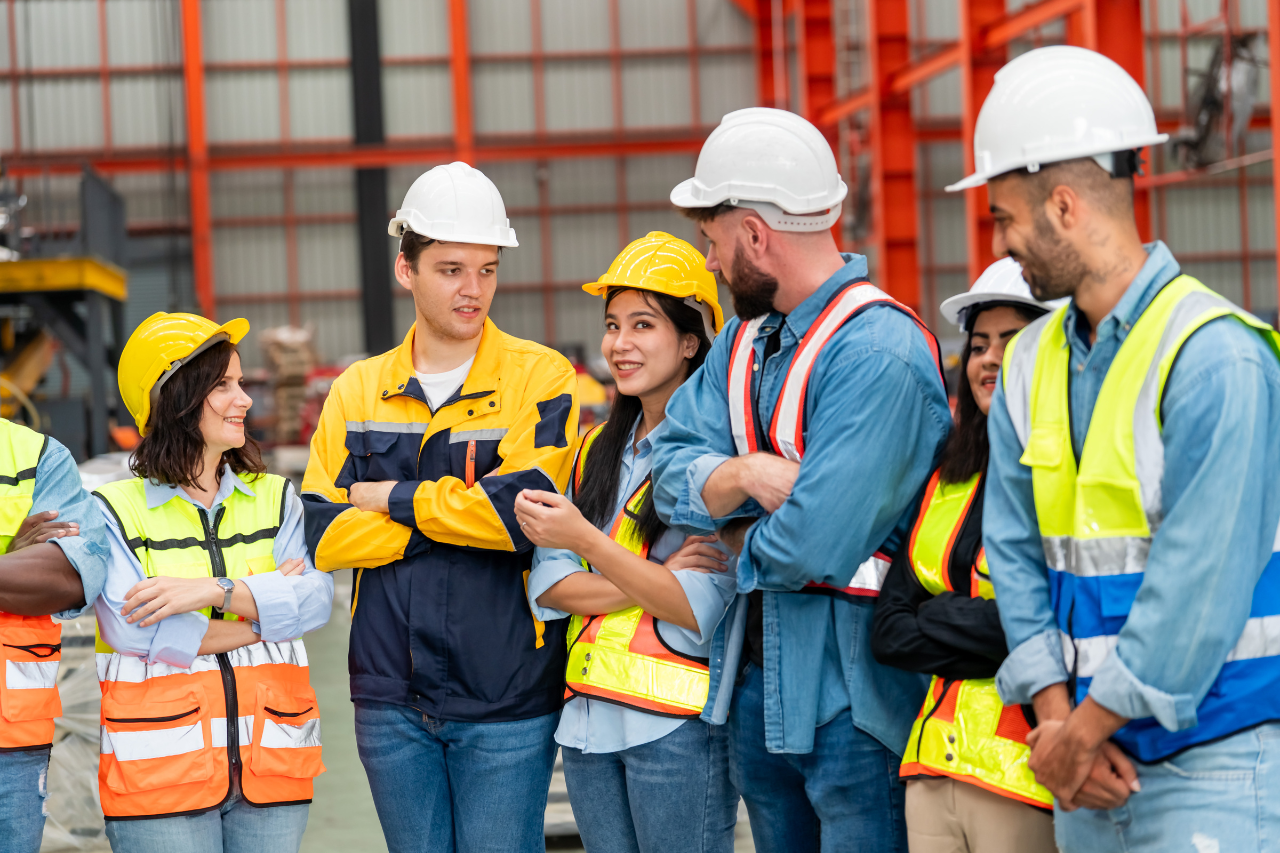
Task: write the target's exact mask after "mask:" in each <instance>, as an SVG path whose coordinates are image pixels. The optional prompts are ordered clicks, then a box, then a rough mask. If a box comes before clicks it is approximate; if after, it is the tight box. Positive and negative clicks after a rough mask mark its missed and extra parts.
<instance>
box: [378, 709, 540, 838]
mask: <svg viewBox="0 0 1280 853" xmlns="http://www.w3.org/2000/svg"><path fill="white" fill-rule="evenodd" d="M559 720H560V714H559V712H556V713H554V714H547V715H546V716H543V717H534V718H533V719H532V720H516V721H514V722H508V723H460V722H456V721H452V720H439V719H436V718H434V717H428V716H427V715H426V714H423V713H421V712H419V711H415V710H414V709H413V708H409V707H406V706H404V705H392V704H389V703H387V702H371V701H368V700H363V699H362V700H359V701H357V702H356V746H357V747H358V748H359V750H360V761H361V763H363V764H364V772H365V773H366V774H367V775H368V777H369V787H370V789H371V790H372V792H373V804H374V805H375V806H376V807H377V809H378V820H379V821H380V822H381V823H382V834H383V835H384V836H385V837H386V839H387V849H388V850H389V851H390V852H391V853H417V851H421V853H455V851H456V853H526V852H527V853H534V851H537V853H541V851H542V850H543V849H544V846H543V844H544V842H543V838H542V822H543V817H544V815H545V814H546V810H547V789H548V788H550V787H551V770H552V767H553V766H554V765H555V760H556V744H555V740H554V739H553V736H554V735H555V731H556V724H557V723H558V722H559Z"/></svg>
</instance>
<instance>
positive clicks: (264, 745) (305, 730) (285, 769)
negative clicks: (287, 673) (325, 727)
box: [250, 683, 324, 779]
mask: <svg viewBox="0 0 1280 853" xmlns="http://www.w3.org/2000/svg"><path fill="white" fill-rule="evenodd" d="M254 716H255V717H256V720H255V721H254V733H253V750H252V753H251V756H250V766H251V767H252V768H253V772H254V773H255V774H256V775H258V776H289V777H292V778H294V779H310V778H312V777H314V776H319V775H320V774H321V773H323V772H324V764H323V763H322V762H321V760H320V706H319V704H318V703H317V702H316V692H315V691H314V690H312V689H311V688H310V687H309V686H307V685H305V684H296V683H281V684H276V685H272V684H262V683H259V684H258V693H257V699H256V703H255V706H254Z"/></svg>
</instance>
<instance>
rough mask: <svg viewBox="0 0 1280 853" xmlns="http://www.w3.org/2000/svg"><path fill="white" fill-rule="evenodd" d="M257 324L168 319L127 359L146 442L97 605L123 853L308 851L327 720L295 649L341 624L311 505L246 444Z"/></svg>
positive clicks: (137, 342) (109, 799) (112, 821)
mask: <svg viewBox="0 0 1280 853" xmlns="http://www.w3.org/2000/svg"><path fill="white" fill-rule="evenodd" d="M248 331H249V324H248V322H247V321H245V320H232V321H231V322H229V323H225V324H223V325H218V324H217V323H214V322H213V321H211V320H206V319H205V318H203V317H197V316H195V315H192V314H153V315H152V316H151V317H149V318H147V319H146V320H145V321H143V323H142V325H140V326H139V327H138V329H137V330H136V331H135V332H134V333H133V335H132V336H131V337H130V338H129V341H128V343H127V344H125V348H124V351H123V352H122V353H121V355H120V370H119V381H120V396H121V398H122V400H123V402H124V404H125V406H126V407H127V408H128V410H129V412H130V414H132V415H133V417H134V420H135V421H136V423H137V425H138V431H139V432H140V433H141V434H142V436H143V438H142V442H141V443H140V444H139V445H138V447H137V449H136V450H135V451H134V454H133V457H132V458H131V460H130V466H131V469H132V471H133V473H134V474H135V475H137V476H136V477H135V479H132V480H123V481H119V482H115V483H109V484H107V485H105V486H103V487H101V488H100V489H98V491H97V492H95V493H94V494H95V495H97V497H98V498H99V500H100V501H101V505H102V513H103V515H104V516H105V518H106V520H107V525H106V527H107V540H108V543H109V545H110V550H111V553H110V557H109V559H108V566H107V582H106V586H105V588H104V590H103V592H102V595H101V596H99V598H98V600H97V601H96V602H95V610H96V612H97V616H98V627H99V635H98V641H97V652H98V655H97V657H98V678H99V681H100V684H101V687H102V755H101V758H100V761H99V769H98V783H99V791H100V793H101V798H102V810H103V812H104V813H105V814H106V817H107V837H108V838H109V839H110V840H111V846H112V849H114V850H115V851H116V853H123V851H128V852H129V853H161V851H163V853H185V851H196V850H206V849H213V848H215V847H216V848H217V849H219V850H224V851H227V853H231V851H244V853H249V851H261V850H273V851H275V850H279V851H290V850H292V851H296V850H297V849H298V847H299V845H300V844H301V842H302V832H303V830H304V829H305V828H306V824H307V810H308V805H307V804H308V803H310V801H311V780H312V777H314V776H316V775H317V774H319V773H322V772H323V771H324V765H323V764H322V763H321V760H320V718H319V712H318V710H317V706H316V695H315V692H314V691H313V690H312V689H311V686H310V684H309V680H308V675H307V656H306V650H305V649H304V648H303V645H302V641H301V640H300V639H296V638H298V637H300V636H302V634H304V633H306V632H308V631H314V630H315V629H316V628H319V627H321V626H322V625H324V624H325V622H327V621H328V618H329V612H330V608H331V606H332V602H333V580H332V578H330V576H329V575H327V574H324V573H322V572H318V571H316V569H315V568H314V566H313V565H312V564H311V559H310V557H309V556H308V555H307V548H306V542H305V540H304V536H303V530H302V504H301V501H299V499H298V497H297V495H296V494H294V491H293V487H292V486H290V484H289V482H288V481H287V480H285V479H284V478H283V477H278V476H275V475H271V474H266V473H265V467H264V466H263V464H262V456H261V454H260V452H259V450H258V446H257V444H256V443H255V442H254V440H253V439H252V438H251V437H249V436H247V435H246V434H245V424H244V421H245V415H246V414H247V413H248V411H249V407H250V406H251V405H252V404H253V401H252V400H251V399H249V396H248V395H247V394H245V392H244V389H243V387H242V386H241V383H242V381H243V374H242V373H241V369H240V356H239V354H238V353H237V352H236V344H237V343H239V342H240V340H241V339H242V338H243V337H244V336H245V334H246V333H247V332H248Z"/></svg>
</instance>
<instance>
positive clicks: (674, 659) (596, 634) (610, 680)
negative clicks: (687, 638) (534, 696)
mask: <svg viewBox="0 0 1280 853" xmlns="http://www.w3.org/2000/svg"><path fill="white" fill-rule="evenodd" d="M603 428H604V424H601V425H600V426H598V427H596V428H595V429H594V430H592V431H591V432H589V433H588V434H587V436H586V437H585V438H584V439H583V442H582V448H581V450H579V451H578V458H577V460H576V461H575V462H574V468H573V472H574V488H575V489H576V488H578V487H579V486H580V484H581V481H582V470H583V468H584V467H585V464H586V456H587V450H588V449H590V447H591V445H592V444H593V443H594V442H595V440H596V437H597V436H598V435H599V434H600V430H601V429H603ZM649 489H650V481H649V479H648V478H646V479H645V481H644V482H643V483H641V484H640V488H638V489H636V491H635V494H633V495H632V496H631V497H630V498H629V499H628V500H627V502H626V504H625V505H624V506H623V508H622V511H621V512H619V513H618V517H617V518H616V519H615V520H614V522H613V527H612V528H611V529H610V531H609V537H610V538H611V539H613V540H614V541H615V542H617V543H619V544H620V545H622V546H623V547H625V548H626V549H627V550H628V551H631V552H632V553H634V554H638V555H640V556H641V557H647V556H648V555H649V543H648V542H645V541H644V538H643V536H641V534H640V528H639V527H638V526H637V524H636V521H635V518H636V516H637V515H638V513H639V510H640V508H641V507H642V506H643V505H644V499H645V496H646V495H648V493H649ZM583 565H584V566H586V563H585V561H584V563H583ZM586 567H587V568H588V569H590V566H586ZM567 640H568V644H569V661H568V664H567V665H566V668H565V699H566V700H568V699H571V698H573V697H574V696H586V697H588V698H592V699H600V700H603V701H605V702H612V703H614V704H615V705H622V706H624V707H627V708H635V709H637V710H640V711H648V712H649V713H651V714H659V715H662V716H665V717H696V716H698V715H699V714H701V713H702V708H703V706H704V705H706V704H707V693H708V690H709V689H710V685H711V678H710V670H709V668H708V666H707V660H706V658H694V657H690V656H688V655H685V654H682V653H680V652H677V651H675V650H674V649H672V648H671V647H669V646H668V645H667V644H666V643H665V642H663V640H662V637H661V636H660V635H659V634H658V628H657V625H655V624H654V619H653V617H652V616H650V615H649V614H648V613H646V612H644V610H643V609H642V608H640V607H628V608H627V609H625V610H619V611H616V612H614V613H609V614H605V615H600V616H577V615H575V616H573V617H572V618H571V619H570V621H569V634H568V638H567Z"/></svg>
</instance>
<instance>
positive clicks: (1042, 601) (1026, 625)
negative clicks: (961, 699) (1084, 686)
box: [982, 383, 1068, 705]
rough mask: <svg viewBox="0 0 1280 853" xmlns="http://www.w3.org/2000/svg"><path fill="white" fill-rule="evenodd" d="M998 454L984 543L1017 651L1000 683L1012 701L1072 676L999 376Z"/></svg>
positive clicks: (992, 428)
mask: <svg viewBox="0 0 1280 853" xmlns="http://www.w3.org/2000/svg"><path fill="white" fill-rule="evenodd" d="M987 439H988V444H989V445H990V449H991V450H990V460H989V461H988V463H987V485H986V493H985V496H984V502H983V506H982V544H983V547H984V548H986V549H987V564H988V566H989V567H990V569H991V583H992V584H993V585H994V586H995V590H996V601H998V602H1000V624H1001V625H1003V626H1004V634H1005V639H1006V640H1007V641H1008V643H1009V657H1007V658H1005V661H1004V663H1003V664H1001V665H1000V671H999V672H998V673H997V674H996V689H997V690H998V691H999V693H1000V698H1001V699H1002V700H1004V702H1005V703H1006V704H1009V705H1017V704H1026V703H1029V702H1030V701H1031V697H1033V696H1035V694H1037V693H1039V692H1040V691H1041V690H1043V689H1045V688H1046V687H1049V686H1051V685H1053V684H1061V683H1064V682H1066V680H1067V675H1068V673H1067V667H1066V664H1065V663H1064V662H1063V657H1062V640H1061V639H1060V634H1059V632H1058V624H1057V622H1056V621H1055V619H1054V615H1053V604H1052V601H1051V599H1050V597H1049V569H1048V567H1047V566H1046V564H1045V561H1044V546H1043V545H1042V544H1041V541H1040V525H1039V521H1038V520H1037V518H1036V508H1035V500H1034V497H1033V496H1032V491H1031V469H1030V468H1029V467H1027V466H1026V465H1023V464H1022V463H1021V462H1020V461H1019V460H1020V459H1021V458H1022V444H1021V442H1019V441H1018V435H1017V433H1016V432H1014V429H1013V421H1012V420H1010V418H1009V411H1008V408H1007V407H1006V405H1005V400H1004V388H1003V386H1002V384H1001V383H996V392H995V395H994V396H993V397H992V399H991V409H990V412H989V414H988V415H987Z"/></svg>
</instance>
